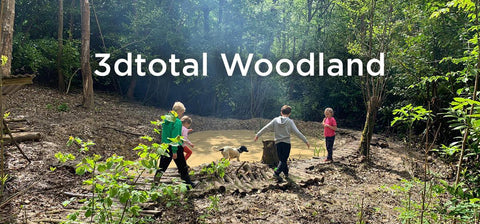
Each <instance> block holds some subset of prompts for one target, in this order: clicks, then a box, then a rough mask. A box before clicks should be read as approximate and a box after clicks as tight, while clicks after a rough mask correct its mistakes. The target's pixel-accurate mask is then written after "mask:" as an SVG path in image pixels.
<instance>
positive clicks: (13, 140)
mask: <svg viewBox="0 0 480 224" xmlns="http://www.w3.org/2000/svg"><path fill="white" fill-rule="evenodd" d="M3 126H5V129H7V134H8V136H10V138H11V139H12V142H13V144H15V146H17V149H18V151H20V153H21V154H22V155H23V157H25V159H27V161H28V164H30V163H32V161H31V160H30V159H29V158H28V156H27V155H25V153H24V152H23V150H22V148H20V146H19V145H18V143H17V141H15V139H14V138H13V135H12V131H11V130H10V128H9V127H8V125H7V122H5V120H3Z"/></svg>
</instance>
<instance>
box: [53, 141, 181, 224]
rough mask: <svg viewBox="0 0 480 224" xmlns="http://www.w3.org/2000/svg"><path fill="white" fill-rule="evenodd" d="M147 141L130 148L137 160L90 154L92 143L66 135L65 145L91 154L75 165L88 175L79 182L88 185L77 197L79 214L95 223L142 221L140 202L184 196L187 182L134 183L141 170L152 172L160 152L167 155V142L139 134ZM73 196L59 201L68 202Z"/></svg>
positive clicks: (63, 156) (73, 217)
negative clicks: (145, 185)
mask: <svg viewBox="0 0 480 224" xmlns="http://www.w3.org/2000/svg"><path fill="white" fill-rule="evenodd" d="M142 138H143V139H144V140H146V141H147V142H148V145H147V144H139V145H138V146H137V147H135V148H134V149H133V150H135V151H137V155H138V157H139V158H138V159H137V160H127V159H125V158H124V157H122V156H118V155H116V154H114V155H112V156H110V157H108V158H104V159H103V158H102V157H101V156H100V155H96V154H91V153H90V150H89V148H90V147H91V146H94V145H95V144H94V143H93V142H91V141H83V140H82V139H80V138H78V137H70V138H69V140H68V142H67V146H74V145H75V146H77V147H78V151H79V152H80V153H81V154H82V155H85V154H91V155H87V156H84V157H83V158H81V160H80V162H79V163H78V164H77V165H76V170H75V171H76V173H77V174H78V175H88V176H89V178H88V179H87V180H85V181H83V184H85V185H88V186H89V187H90V188H91V191H92V192H91V193H92V196H91V197H89V198H87V199H85V200H80V201H79V202H81V203H83V206H82V208H81V210H82V211H83V216H84V217H85V218H87V219H90V222H95V223H144V222H146V218H145V217H141V216H140V211H141V207H140V204H141V203H145V202H148V201H157V202H160V203H162V204H163V205H165V206H166V207H171V206H174V205H177V204H179V203H180V202H181V201H182V199H185V198H184V195H185V193H186V192H187V191H188V190H187V185H186V184H183V183H180V184H175V183H174V184H161V185H158V186H153V187H152V188H150V189H139V188H138V186H136V185H137V183H138V182H139V181H141V179H140V177H142V176H143V175H144V173H145V172H148V173H150V174H152V173H153V172H154V171H155V170H156V169H157V167H158V165H159V164H158V161H159V158H160V156H163V155H165V156H168V153H167V150H168V147H169V144H158V143H154V142H153V140H154V139H153V138H152V137H149V136H144V137H142ZM171 141H172V143H170V144H172V145H173V144H179V141H181V138H173V139H171ZM55 157H56V158H57V159H58V160H59V161H60V162H66V161H68V160H75V159H76V157H75V156H74V155H73V154H71V153H68V154H64V153H61V152H58V153H56V154H55ZM73 200H74V199H70V200H68V201H65V202H64V203H63V205H64V206H66V205H68V204H69V203H70V202H71V201H73ZM79 215H80V213H79V212H75V213H72V214H69V215H68V216H67V218H68V220H69V221H70V222H73V221H77V219H79V217H80V216H79Z"/></svg>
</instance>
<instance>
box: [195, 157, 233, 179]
mask: <svg viewBox="0 0 480 224" xmlns="http://www.w3.org/2000/svg"><path fill="white" fill-rule="evenodd" d="M228 166H230V161H229V160H227V159H225V158H222V159H221V160H220V161H219V162H218V163H215V162H212V163H210V164H209V165H208V166H205V167H203V168H202V170H201V171H200V174H207V175H215V176H217V177H220V178H223V177H224V176H225V170H226V168H227V167H228Z"/></svg>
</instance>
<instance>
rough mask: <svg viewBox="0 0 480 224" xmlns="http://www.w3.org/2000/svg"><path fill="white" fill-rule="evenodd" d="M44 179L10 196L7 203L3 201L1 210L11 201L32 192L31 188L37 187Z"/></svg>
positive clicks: (0, 206)
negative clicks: (29, 191)
mask: <svg viewBox="0 0 480 224" xmlns="http://www.w3.org/2000/svg"><path fill="white" fill-rule="evenodd" d="M41 179H42V178H39V180H37V181H35V182H33V183H31V184H30V185H29V186H28V187H27V188H25V189H23V190H21V191H19V192H17V193H15V194H14V195H12V196H10V197H9V198H8V199H6V200H5V201H3V202H2V203H1V204H0V208H2V207H3V206H5V205H6V204H8V203H9V202H10V201H11V200H13V199H14V198H16V197H18V196H20V195H22V194H23V193H25V192H27V191H28V190H30V188H32V187H33V186H34V185H36V184H37V183H38V182H39V181H40V180H41Z"/></svg>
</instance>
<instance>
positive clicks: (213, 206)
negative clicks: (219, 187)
mask: <svg viewBox="0 0 480 224" xmlns="http://www.w3.org/2000/svg"><path fill="white" fill-rule="evenodd" d="M208 200H210V205H209V206H208V207H207V209H208V210H209V211H216V212H218V210H219V207H218V202H219V201H220V198H219V197H218V195H210V196H208Z"/></svg>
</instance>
